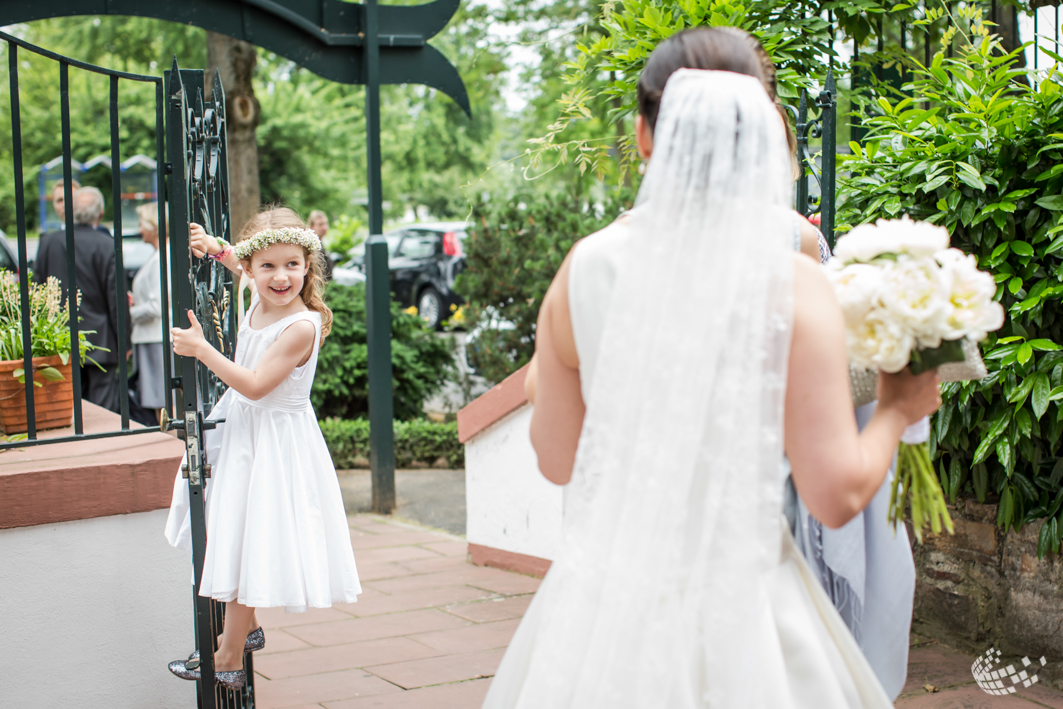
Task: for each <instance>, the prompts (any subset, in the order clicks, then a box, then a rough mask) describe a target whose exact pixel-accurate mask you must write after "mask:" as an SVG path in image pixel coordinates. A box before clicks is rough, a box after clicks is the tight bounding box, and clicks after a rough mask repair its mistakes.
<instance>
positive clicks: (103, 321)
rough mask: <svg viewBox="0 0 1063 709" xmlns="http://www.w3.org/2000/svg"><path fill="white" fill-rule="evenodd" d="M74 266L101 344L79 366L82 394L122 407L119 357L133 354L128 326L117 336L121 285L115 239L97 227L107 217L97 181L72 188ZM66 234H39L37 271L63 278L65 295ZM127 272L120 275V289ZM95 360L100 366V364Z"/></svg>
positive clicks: (83, 308)
mask: <svg viewBox="0 0 1063 709" xmlns="http://www.w3.org/2000/svg"><path fill="white" fill-rule="evenodd" d="M72 208H73V211H74V268H75V278H76V281H77V290H78V291H80V293H81V304H80V306H79V308H78V315H79V318H80V323H79V325H80V328H81V330H83V331H87V332H88V335H87V338H88V340H89V342H91V343H92V344H94V345H96V346H97V347H101V348H105V349H101V350H95V351H94V352H92V354H91V355H89V356H90V357H91V358H92V360H93V361H94V362H95V363H96V364H94V363H93V362H88V361H86V362H85V365H84V366H83V367H81V396H82V397H83V398H84V399H86V400H88V401H91V402H92V403H94V404H97V405H98V406H102V407H104V408H105V409H110V410H111V411H114V412H116V413H117V412H118V411H119V394H118V362H119V361H120V360H119V357H123V356H124V357H127V358H128V356H129V352H130V350H131V340H130V336H129V328H128V327H127V328H126V337H125V338H124V339H125V341H124V342H121V343H119V342H118V318H119V312H118V307H119V303H118V294H119V293H121V291H120V290H119V289H118V282H117V274H116V273H115V258H114V240H113V239H112V238H110V237H108V236H105V235H104V234H102V233H101V232H99V231H98V230H97V227H98V226H99V224H100V219H101V218H102V217H103V193H101V192H100V191H99V190H98V189H96V188H95V187H82V188H81V189H79V190H77V191H76V192H74V203H73V206H72ZM66 266H67V264H66V234H65V233H64V232H62V231H53V232H49V233H47V234H45V235H44V236H42V237H41V242H40V246H39V247H38V249H37V261H36V265H35V268H34V273H33V277H34V280H36V281H37V282H38V283H44V282H45V281H47V280H48V277H49V276H54V277H55V278H57V279H59V282H60V283H61V284H62V285H63V288H64V295H65V294H66V288H68V287H69V285H70V284H69V283H68V282H67V268H66ZM124 289H125V276H124V275H122V290H124ZM121 305H122V306H123V307H125V308H127V309H126V311H125V312H124V313H121V317H124V318H125V321H126V323H128V322H129V311H128V304H127V301H126V299H124V298H123V299H122V303H121ZM97 364H98V365H99V366H97Z"/></svg>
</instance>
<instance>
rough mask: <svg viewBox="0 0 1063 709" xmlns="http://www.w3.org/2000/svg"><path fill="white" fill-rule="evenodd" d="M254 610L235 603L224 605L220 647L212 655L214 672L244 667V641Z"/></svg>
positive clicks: (249, 629) (250, 627)
mask: <svg viewBox="0 0 1063 709" xmlns="http://www.w3.org/2000/svg"><path fill="white" fill-rule="evenodd" d="M254 617H255V609H254V608H250V607H248V606H245V605H241V604H239V603H237V602H236V601H229V602H228V603H226V604H225V628H224V629H223V630H222V634H221V647H219V648H218V651H217V652H216V653H214V669H215V671H232V670H239V669H242V668H243V666H244V641H245V640H246V639H247V634H248V633H249V632H251V629H252V625H251V621H252V619H253V618H254Z"/></svg>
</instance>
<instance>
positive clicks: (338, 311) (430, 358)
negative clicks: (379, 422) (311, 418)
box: [310, 283, 453, 420]
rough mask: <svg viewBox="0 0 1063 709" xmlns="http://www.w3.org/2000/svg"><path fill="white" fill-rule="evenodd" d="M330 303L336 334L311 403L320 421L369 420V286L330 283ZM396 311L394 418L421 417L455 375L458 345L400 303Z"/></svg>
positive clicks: (324, 351) (324, 353)
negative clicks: (452, 373) (426, 404)
mask: <svg viewBox="0 0 1063 709" xmlns="http://www.w3.org/2000/svg"><path fill="white" fill-rule="evenodd" d="M325 302H326V303H327V304H328V306H329V307H330V308H331V309H332V314H333V318H334V319H333V322H332V333H331V334H330V335H329V336H328V337H327V338H325V342H324V343H323V344H322V345H321V350H320V352H319V354H318V363H317V371H316V373H315V376H314V386H313V389H312V390H311V393H310V400H311V402H312V403H313V405H314V409H315V410H316V411H317V414H318V416H319V417H321V418H325V417H328V416H341V417H344V418H355V417H358V416H364V415H365V414H366V413H368V411H369V398H368V397H369V361H368V356H369V353H368V347H367V342H366V328H365V286H364V285H358V286H341V285H337V284H335V283H330V284H329V285H328V287H327V288H326V289H325ZM391 306H392V307H391V338H392V339H391V365H392V372H393V376H394V381H393V384H394V387H395V418H397V419H400V420H402V419H411V418H417V417H420V416H422V415H423V413H422V407H423V405H424V402H425V400H426V399H427V398H428V397H430V396H432V395H433V394H434V393H435V392H436V391H438V390H439V388H440V387H441V386H442V385H443V383H444V381H445V380H446V377H447V375H448V373H449V372H450V370H451V367H452V363H453V344H452V342H451V341H450V340H449V339H444V338H441V337H439V336H437V335H436V333H434V332H432V331H430V330H429V329H428V328H427V327H425V324H424V321H422V320H421V319H420V318H419V317H417V316H416V315H410V314H409V313H406V312H405V311H403V310H402V309H401V307H400V306H399V304H398V303H395V302H394V301H393V302H392V304H391Z"/></svg>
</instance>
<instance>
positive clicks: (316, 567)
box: [166, 208, 362, 689]
mask: <svg viewBox="0 0 1063 709" xmlns="http://www.w3.org/2000/svg"><path fill="white" fill-rule="evenodd" d="M241 237H242V238H241V239H240V240H239V241H238V242H237V244H236V245H235V247H233V246H229V245H227V244H225V243H224V242H222V241H219V240H217V239H215V238H214V237H211V236H209V235H207V234H206V233H205V232H204V231H203V229H202V228H201V227H199V226H197V225H193V227H192V236H191V246H192V249H193V252H195V253H196V255H197V256H200V255H208V256H210V257H211V258H214V259H217V260H219V261H221V262H222V263H224V264H225V266H226V267H228V268H229V269H230V270H232V271H234V272H240V271H243V273H244V274H246V276H247V277H248V278H249V279H250V281H251V290H252V298H251V305H250V308H249V309H248V312H247V315H246V316H245V317H244V318H243V320H242V322H241V323H240V330H239V335H238V340H237V347H236V359H235V361H231V360H229V359H228V358H226V357H225V355H223V354H222V353H220V352H218V351H217V350H216V349H214V347H213V346H212V345H210V343H208V342H207V341H206V340H205V339H204V338H203V334H202V329H201V327H200V324H199V323H198V322H197V321H196V319H195V317H194V315H193V314H192V312H191V311H189V313H188V317H189V321H190V323H191V327H189V328H188V329H185V330H182V329H178V328H173V329H172V330H171V337H172V339H173V348H174V352H175V353H177V354H179V355H181V356H184V357H195V358H197V359H198V360H199V361H200V362H202V363H203V364H204V365H206V366H207V367H209V368H210V370H211V371H212V372H214V373H215V374H216V375H217V376H218V378H220V379H221V380H222V381H223V382H225V383H226V384H227V385H228V386H229V389H228V391H226V392H225V394H224V395H223V396H222V398H221V399H220V400H219V401H218V404H217V405H216V406H215V407H214V409H213V410H212V411H211V413H210V418H211V419H215V420H217V419H224V420H225V423H223V424H221V425H219V426H218V428H217V429H215V430H213V431H209V432H208V433H207V439H206V449H207V457H208V459H209V461H210V463H211V464H212V466H213V470H212V476H211V479H210V481H209V487H208V489H207V493H206V503H207V514H206V517H207V548H206V555H205V558H204V562H203V577H202V579H201V582H200V589H199V594H200V595H201V596H204V597H209V598H214V599H215V600H218V601H223V602H225V604H226V607H225V628H224V631H223V633H222V637H221V646H220V647H219V648H218V651H217V652H216V653H215V654H214V661H215V677H216V678H217V681H218V682H219V683H221V684H223V685H225V686H227V687H230V688H233V689H238V688H240V687H242V686H243V685H244V683H245V681H246V677H245V676H244V671H243V653H244V650H245V648H246V649H248V650H258V649H261V648H262V647H263V646H264V645H265V638H264V635H263V633H262V629H261V627H260V626H259V624H258V621H257V619H256V618H255V609H256V608H271V607H277V606H284V608H285V610H287V611H289V612H300V611H305V610H306V609H307V608H325V607H328V606H331V605H332V604H333V603H353V602H355V601H356V600H357V597H358V594H359V593H361V591H362V589H361V586H360V585H359V582H358V571H357V569H356V568H355V563H354V552H353V551H352V549H351V538H350V532H349V529H348V527H347V516H346V513H345V512H344V508H343V500H342V497H341V494H340V487H339V482H338V481H337V479H336V470H335V468H334V466H333V464H332V459H331V457H330V456H329V452H328V449H327V448H326V446H325V441H324V438H323V437H322V435H321V429H320V428H318V425H317V418H316V416H315V415H314V410H313V408H312V407H311V405H310V388H311V386H312V384H313V382H314V369H315V367H316V365H317V355H318V350H319V348H320V346H321V341H322V340H323V339H324V337H325V336H326V335H327V334H328V332H329V330H330V328H331V325H332V313H331V312H330V311H329V309H328V306H326V305H325V303H324V301H323V300H322V296H321V293H322V288H323V284H324V281H323V278H322V275H321V274H322V254H321V242H320V241H319V240H318V237H317V235H316V234H315V233H314V232H313V231H311V230H309V229H307V228H306V225H305V224H304V223H303V221H302V220H301V219H300V218H299V217H298V215H296V214H295V213H294V212H293V211H291V210H290V209H287V208H273V209H267V210H266V211H263V212H261V213H259V214H258V215H256V216H255V217H254V218H252V219H251V221H250V222H249V223H248V224H247V226H245V227H244V229H243V231H242V232H241ZM166 537H167V539H168V540H169V541H170V543H171V544H172V545H174V546H176V547H181V548H184V549H191V533H190V520H189V509H188V485H187V482H186V481H185V480H184V479H183V478H182V477H181V475H180V474H178V475H177V478H176V480H175V481H174V494H173V502H172V503H171V506H170V516H169V519H168V520H167V522H166ZM194 655H195V654H194V653H193V657H192V658H190V659H192V660H198V658H196V657H195V656H194ZM197 664H198V663H192V662H189V663H186V662H185V661H181V660H178V661H175V662H172V663H170V671H171V672H173V673H174V674H175V675H177V676H179V677H182V678H183V679H198V678H199V673H198V670H196V669H195V667H196V666H197Z"/></svg>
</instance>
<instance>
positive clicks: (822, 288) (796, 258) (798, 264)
mask: <svg viewBox="0 0 1063 709" xmlns="http://www.w3.org/2000/svg"><path fill="white" fill-rule="evenodd" d="M793 264H794V308H795V309H797V308H798V307H800V306H801V305H811V306H816V305H823V304H824V303H825V302H829V303H834V304H835V307H837V301H836V300H835V298H834V289H833V288H832V287H831V284H830V281H828V280H827V276H826V275H825V274H824V273H823V267H822V266H820V265H819V263H818V262H816V261H814V260H813V259H811V258H810V257H808V256H807V255H805V254H803V253H795V254H794V255H793Z"/></svg>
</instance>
